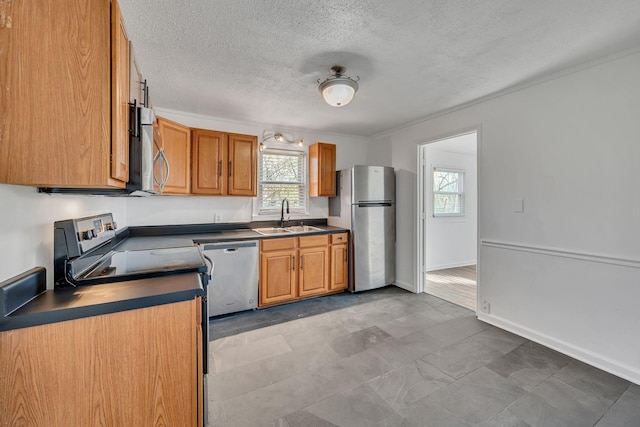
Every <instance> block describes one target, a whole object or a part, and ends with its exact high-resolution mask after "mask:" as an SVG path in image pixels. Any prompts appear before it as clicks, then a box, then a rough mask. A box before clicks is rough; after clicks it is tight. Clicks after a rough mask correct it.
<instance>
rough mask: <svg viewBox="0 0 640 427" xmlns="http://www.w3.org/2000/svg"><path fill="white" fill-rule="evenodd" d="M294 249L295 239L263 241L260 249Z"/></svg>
mask: <svg viewBox="0 0 640 427" xmlns="http://www.w3.org/2000/svg"><path fill="white" fill-rule="evenodd" d="M295 247H296V238H295V237H287V238H284V239H270V240H263V241H262V242H261V243H260V248H261V249H262V250H263V251H279V250H282V249H294V248H295Z"/></svg>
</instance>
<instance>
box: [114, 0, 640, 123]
mask: <svg viewBox="0 0 640 427" xmlns="http://www.w3.org/2000/svg"><path fill="white" fill-rule="evenodd" d="M119 1H120V6H121V9H122V12H123V15H124V17H125V23H126V27H127V32H128V34H129V37H130V39H131V40H132V41H133V43H134V47H135V51H136V56H137V60H138V63H139V64H140V67H141V69H142V72H143V74H144V76H145V77H146V78H147V79H148V82H149V86H150V92H151V99H152V101H153V104H154V105H155V106H157V107H163V108H168V109H175V110H180V111H185V112H191V113H198V114H205V115H210V116H215V117H221V118H228V119H234V120H242V121H253V122H258V123H264V124H265V125H268V126H270V128H273V127H276V126H283V127H288V128H302V129H309V130H318V131H328V132H335V133H343V134H350V135H361V136H371V135H375V134H377V133H380V132H383V131H386V130H389V129H392V128H395V127H398V126H401V125H403V124H406V123H409V122H412V121H415V120H417V119H420V118H423V117H426V116H428V115H430V114H433V113H436V112H438V111H442V110H445V109H448V108H451V107H455V106H457V105H460V104H463V103H466V102H469V101H473V100H475V99H478V98H481V97H483V96H486V95H490V94H492V93H495V92H498V91H500V90H503V89H505V88H508V87H511V86H514V85H518V84H520V83H523V82H526V81H529V80H532V79H536V78H540V77H542V76H544V75H547V74H551V73H554V72H557V71H560V70H562V69H565V68H568V67H572V66H576V65H579V64H582V63H585V62H588V61H591V60H594V59H597V58H600V57H603V56H606V55H609V54H612V53H615V52H618V51H622V50H626V49H629V48H633V47H635V46H640V1H638V0H560V1H559V0H538V1H531V0H484V1H483V0H467V1H464V0H446V1H444V0H401V1H381V0H380V1H374V0H350V1H343V0H333V1H318V0H313V1H311V0H301V1H283V0H273V1H255V0H233V1H232V0H215V1H214V0H119ZM334 64H340V65H343V66H345V67H346V68H347V71H346V74H347V75H349V76H352V77H355V76H359V77H360V82H359V83H360V90H359V91H358V93H356V96H355V98H354V100H353V101H352V102H351V104H349V105H347V106H345V107H342V108H336V107H330V106H329V105H327V104H325V103H324V101H323V100H322V97H321V96H320V94H319V93H318V90H317V83H316V80H317V79H319V78H321V79H323V78H325V77H326V76H327V75H328V74H329V68H330V67H331V66H332V65H334Z"/></svg>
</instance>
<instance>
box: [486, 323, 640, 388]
mask: <svg viewBox="0 0 640 427" xmlns="http://www.w3.org/2000/svg"><path fill="white" fill-rule="evenodd" d="M477 315H478V319H479V320H481V321H483V322H485V323H489V324H490V325H493V326H497V327H498V328H501V329H504V330H506V331H509V332H512V333H514V334H517V335H520V336H521V337H524V338H527V339H529V340H531V341H534V342H537V343H538V344H542V345H544V346H546V347H549V348H551V349H553V350H556V351H559V352H560V353H563V354H566V355H567V356H571V357H573V358H574V359H577V360H580V361H582V362H584V363H587V364H589V365H591V366H595V367H596V368H599V369H602V370H603V371H606V372H609V373H610V374H613V375H616V376H618V377H620V378H624V379H625V380H628V381H631V382H633V383H635V384H638V385H640V371H639V370H638V368H637V367H632V366H627V365H623V364H620V363H619V362H617V361H615V360H612V359H609V358H607V357H603V356H601V355H599V354H597V353H594V352H592V351H589V350H586V349H584V348H581V347H577V346H574V345H572V344H569V343H567V342H565V341H560V340H557V339H555V338H553V337H551V336H549V335H546V334H543V333H540V332H537V331H535V330H532V329H529V328H526V327H524V326H521V325H518V324H515V323H513V322H510V321H508V320H506V319H503V318H501V317H497V316H493V315H490V314H486V313H481V312H480V311H478V314H477Z"/></svg>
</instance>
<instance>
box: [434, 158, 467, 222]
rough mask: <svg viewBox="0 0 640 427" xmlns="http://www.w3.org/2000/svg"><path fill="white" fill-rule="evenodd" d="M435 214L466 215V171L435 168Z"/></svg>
mask: <svg viewBox="0 0 640 427" xmlns="http://www.w3.org/2000/svg"><path fill="white" fill-rule="evenodd" d="M432 180H433V188H432V190H433V191H432V194H433V204H432V205H433V216H434V217H442V216H464V171H461V170H454V169H443V168H433V176H432Z"/></svg>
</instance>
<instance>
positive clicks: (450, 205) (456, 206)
mask: <svg viewBox="0 0 640 427" xmlns="http://www.w3.org/2000/svg"><path fill="white" fill-rule="evenodd" d="M461 208H462V197H461V195H460V194H434V195H433V214H434V215H443V214H460V213H462V210H461Z"/></svg>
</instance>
